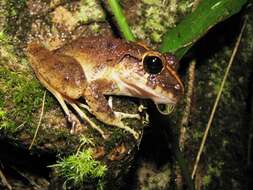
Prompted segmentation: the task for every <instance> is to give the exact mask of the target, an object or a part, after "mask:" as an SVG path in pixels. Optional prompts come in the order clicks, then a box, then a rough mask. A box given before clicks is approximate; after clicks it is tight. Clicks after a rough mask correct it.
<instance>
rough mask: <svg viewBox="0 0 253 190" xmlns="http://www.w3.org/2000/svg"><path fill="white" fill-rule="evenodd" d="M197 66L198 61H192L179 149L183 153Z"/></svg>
mask: <svg viewBox="0 0 253 190" xmlns="http://www.w3.org/2000/svg"><path fill="white" fill-rule="evenodd" d="M195 66H196V60H192V61H191V63H190V66H189V69H188V71H189V79H188V89H187V94H186V105H185V109H184V112H183V116H182V120H181V126H180V134H179V147H180V149H181V151H182V150H183V149H184V141H185V131H186V126H188V123H189V117H190V112H191V104H192V95H193V87H194V81H195Z"/></svg>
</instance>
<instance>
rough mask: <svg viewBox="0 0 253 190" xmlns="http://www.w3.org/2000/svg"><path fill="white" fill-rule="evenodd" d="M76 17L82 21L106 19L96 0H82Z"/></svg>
mask: <svg viewBox="0 0 253 190" xmlns="http://www.w3.org/2000/svg"><path fill="white" fill-rule="evenodd" d="M75 17H76V18H77V19H78V20H79V22H81V23H84V24H85V23H87V22H90V21H104V19H105V15H104V12H103V11H102V10H101V8H100V7H99V4H98V3H97V2H96V1H95V0H81V3H80V8H79V11H78V12H77V14H76V15H75Z"/></svg>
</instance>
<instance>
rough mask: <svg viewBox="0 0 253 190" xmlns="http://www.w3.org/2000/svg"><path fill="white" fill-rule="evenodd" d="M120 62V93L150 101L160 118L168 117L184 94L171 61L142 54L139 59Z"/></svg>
mask: <svg viewBox="0 0 253 190" xmlns="http://www.w3.org/2000/svg"><path fill="white" fill-rule="evenodd" d="M122 61H123V65H124V69H123V72H122V73H121V75H120V80H121V83H120V85H121V89H123V88H124V89H125V90H126V92H127V95H130V96H134V97H140V98H148V99H151V100H153V101H154V103H155V104H156V106H157V108H158V110H159V111H160V112H161V113H162V114H169V113H170V112H171V111H172V110H173V108H174V106H175V105H176V103H177V102H178V100H179V99H180V97H181V96H182V95H183V92H184V87H183V84H182V82H181V80H180V78H179V76H178V75H177V72H176V66H177V61H176V59H175V57H174V56H172V55H169V54H161V53H160V52H157V51H146V52H145V53H143V54H142V56H141V59H140V58H139V59H137V58H136V57H131V56H127V57H125V58H124V59H123V60H122Z"/></svg>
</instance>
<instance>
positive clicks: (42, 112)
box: [29, 91, 47, 150]
mask: <svg viewBox="0 0 253 190" xmlns="http://www.w3.org/2000/svg"><path fill="white" fill-rule="evenodd" d="M46 93H47V91H45V92H44V95H43V100H42V106H41V112H40V119H39V122H38V125H37V128H36V131H35V133H34V136H33V140H32V143H31V145H30V146H29V150H31V148H32V146H33V144H34V142H35V139H36V137H37V134H38V131H39V128H40V124H41V120H42V117H43V114H44V107H45V100H46Z"/></svg>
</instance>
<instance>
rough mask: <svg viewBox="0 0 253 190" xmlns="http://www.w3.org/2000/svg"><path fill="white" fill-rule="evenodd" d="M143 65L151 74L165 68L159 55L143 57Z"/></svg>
mask: <svg viewBox="0 0 253 190" xmlns="http://www.w3.org/2000/svg"><path fill="white" fill-rule="evenodd" d="M143 66H144V69H145V71H146V72H148V73H150V74H158V73H160V72H161V71H162V69H163V62H162V60H161V59H160V58H159V57H157V56H150V55H147V56H145V57H144V59H143Z"/></svg>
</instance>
